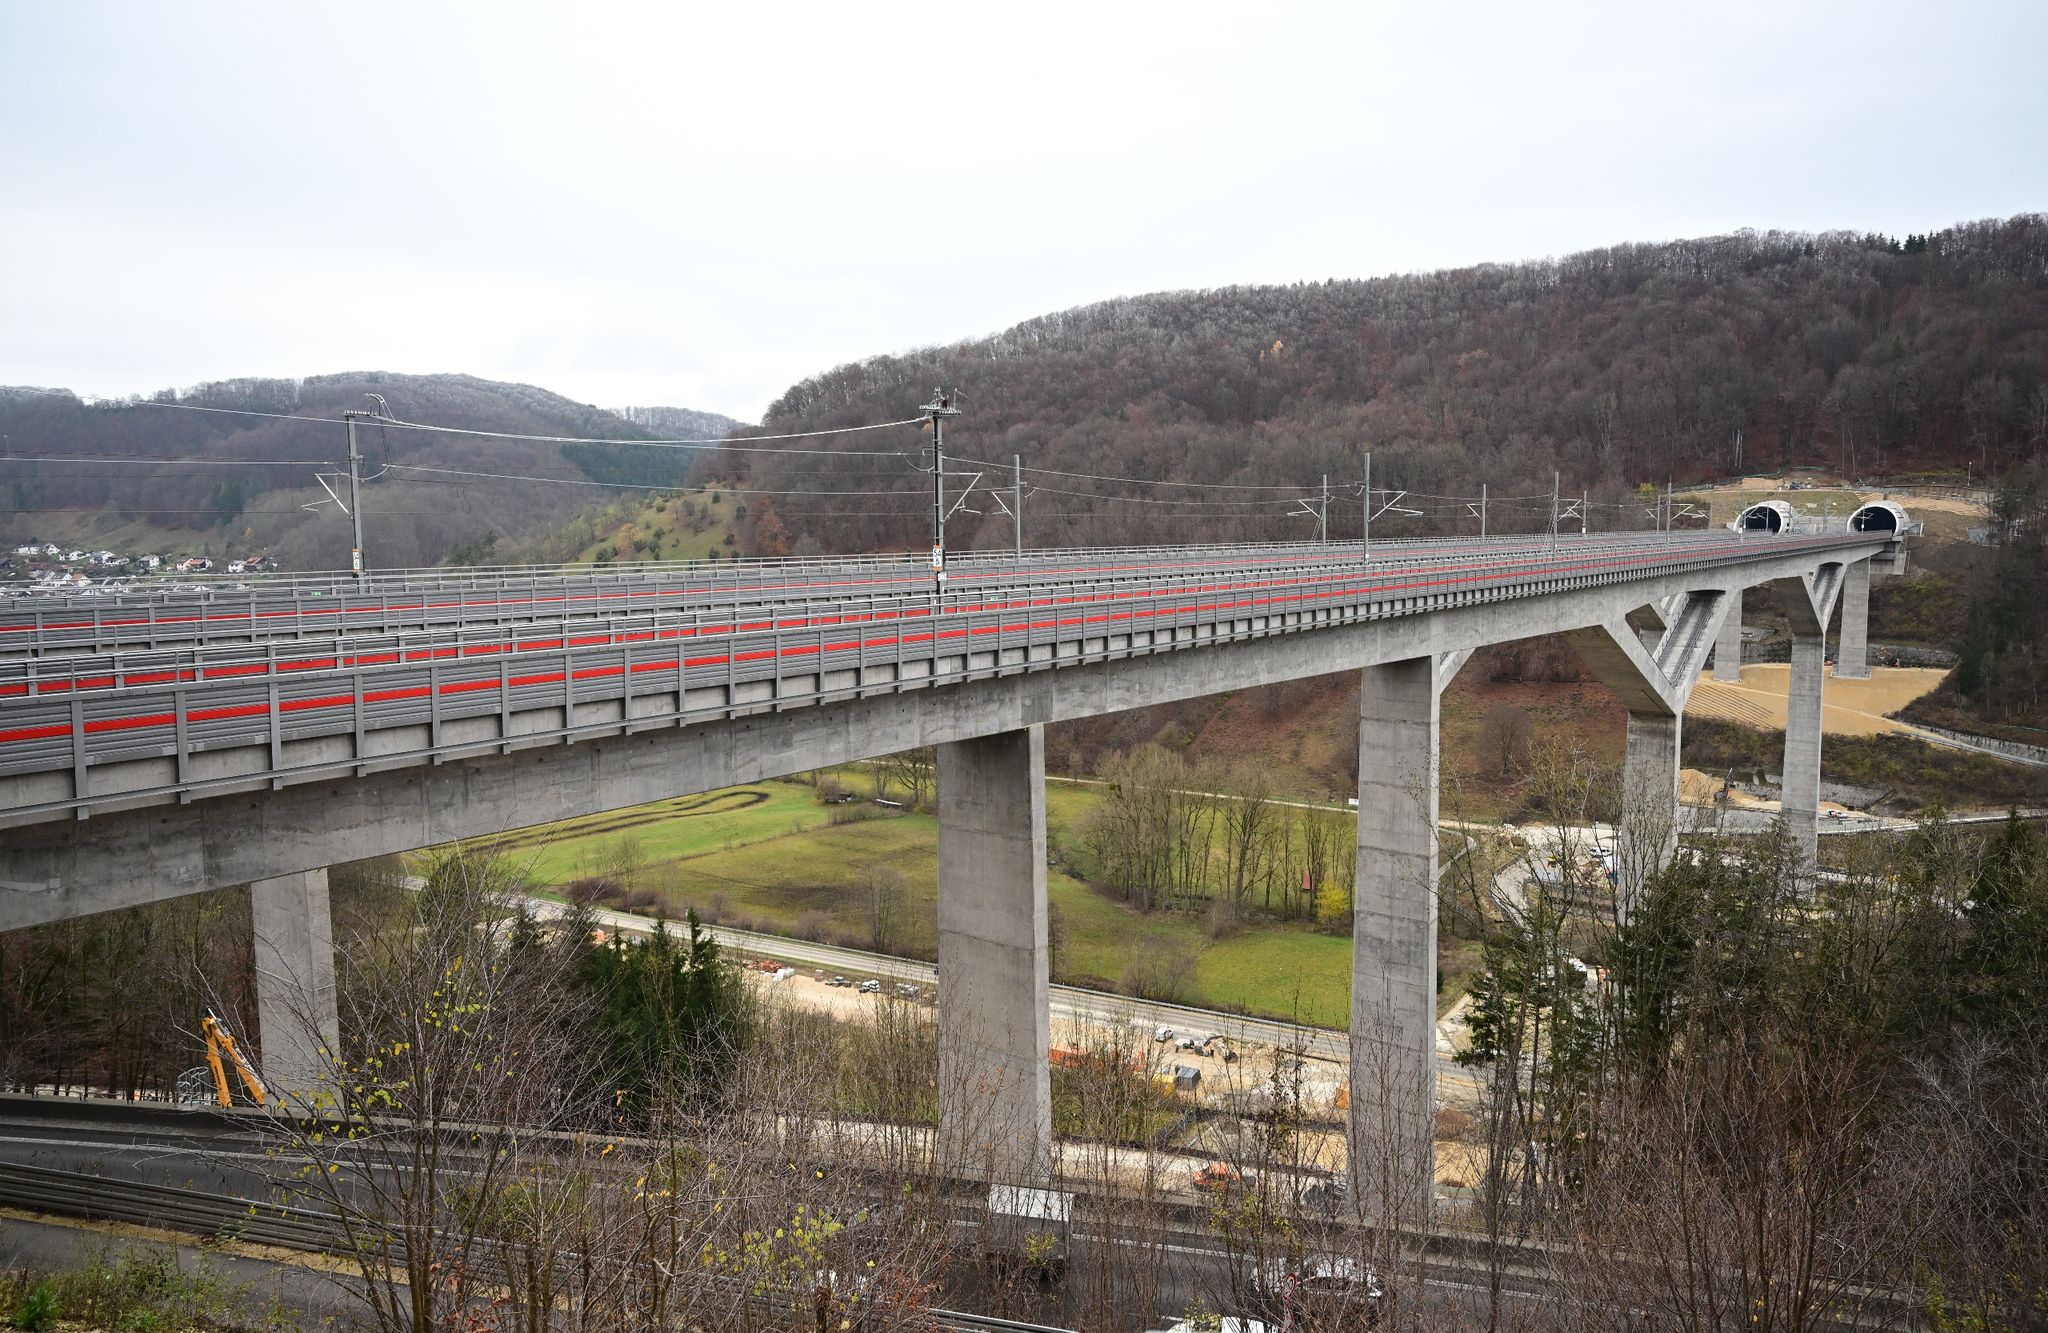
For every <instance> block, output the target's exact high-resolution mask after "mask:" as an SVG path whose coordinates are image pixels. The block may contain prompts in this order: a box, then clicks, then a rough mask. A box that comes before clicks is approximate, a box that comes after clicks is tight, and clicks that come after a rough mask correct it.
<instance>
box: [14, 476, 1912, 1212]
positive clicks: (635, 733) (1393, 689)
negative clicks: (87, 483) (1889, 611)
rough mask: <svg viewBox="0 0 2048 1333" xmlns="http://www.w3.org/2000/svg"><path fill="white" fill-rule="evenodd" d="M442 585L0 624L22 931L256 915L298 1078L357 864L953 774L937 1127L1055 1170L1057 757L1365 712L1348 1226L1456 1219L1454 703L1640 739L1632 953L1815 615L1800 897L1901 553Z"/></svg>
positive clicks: (1804, 543) (1517, 548)
mask: <svg viewBox="0 0 2048 1333" xmlns="http://www.w3.org/2000/svg"><path fill="white" fill-rule="evenodd" d="M1747 517H1748V516H1745V519H1744V520H1738V521H1737V523H1736V524H1735V525H1732V529H1731V530H1727V531H1722V530H1713V531H1680V532H1669V533H1655V534H1641V533H1638V534H1611V535H1599V536H1590V537H1589V536H1578V537H1567V538H1556V537H1551V536H1543V537H1534V538H1531V537H1502V538H1493V539H1490V540H1479V541H1471V540H1453V541H1426V542H1374V543H1372V544H1371V545H1370V547H1368V548H1365V549H1361V547H1360V546H1359V544H1357V543H1351V544H1349V545H1341V544H1327V545H1325V544H1316V545H1281V546H1237V547H1202V548H1189V547H1177V548H1164V549H1151V550H1131V549H1117V550H1096V551H1059V552H1026V553H1024V554H1023V555H1022V556H1020V557H1012V556H1009V555H1004V556H1001V557H994V556H975V557H967V558H964V559H963V558H958V557H956V558H955V560H954V562H953V565H952V568H951V570H950V571H949V579H950V582H948V583H947V585H946V587H945V591H944V593H943V596H939V595H935V592H934V588H933V583H932V578H931V574H930V572H929V571H928V570H926V569H925V568H924V566H923V564H922V563H921V562H919V561H915V560H912V559H910V558H906V557H877V558H854V559H836V560H814V561H785V562H764V563H754V564H730V565H728V564H715V565H711V566H690V567H672V566H671V567H649V568H643V569H627V570H614V571H605V572H596V573H592V572H567V571H560V570H498V571H482V572H457V571H429V572H419V573H413V574H403V575H378V576H375V577H373V578H371V579H369V580H367V581H365V582H362V583H360V584H359V583H357V582H356V581H355V580H353V579H350V578H348V577H347V576H345V575H338V576H332V577H331V578H305V579H296V580H292V579H283V580H276V581H267V582H255V583H250V584H247V585H228V584H223V585H219V586H215V587H210V588H191V587H187V588H186V589H184V590H180V591H170V592H160V593H151V592H141V591H138V592H135V593H132V594H121V595H112V596H101V597H91V598H83V597H81V598H70V599H58V598H22V599H17V600H16V601H14V602H13V603H12V604H11V605H7V606H5V607H4V608H0V930H4V929H15V928H19V927H23V926H29V925H34V924H37V923H42V922H49V921H55V920H59V919H63V918H67V917H73V916H78V915H83V914H87V913H92V912H100V911H106V910H109V909H113V908H119V907H125V906H131V905H134V904H137V903H143V902H148V901H152V900H156V899H162V898H168V897H173V896H177V895H181V894H189V893H200V892H205V891H207V890H211V889H217V888H223V887H228V886H233V885H241V884H248V885H250V886H251V893H252V903H253V910H254V915H255V936H256V941H257V945H256V947H257V954H258V958H257V967H258V977H259V1014H258V1017H259V1022H260V1025H261V1036H262V1039H263V1048H264V1056H265V1064H266V1072H267V1074H268V1075H269V1076H270V1077H272V1078H274V1079H278V1080H281V1081H283V1082H284V1083H285V1084H287V1085H291V1084H293V1083H299V1084H302V1085H310V1084H312V1083H315V1082H317V1080H318V1079H319V1077H320V1076H321V1073H322V1070H323V1068H324V1060H323V1057H322V1055H321V1046H322V1043H334V1042H336V1040H337V1033H336V1022H335V1007H334V979H333V959H332V947H331V941H330V935H329V932H330V926H329V920H328V911H327V867H329V866H330V865H334V864H339V863H344V862H349V861H355V860H360V859H363V858H366V857H372V856H380V855H387V854H392V853H400V852H407V851H411V850H414V849H418V848H422V847H428V846H434V845H438V844H443V843H448V842H452V841H455V840H458V839H464V838H471V837H475V836H478V835H484V834H494V833H499V832H502V831H505V830H507V829H513V828H521V827H529V826H533V825H537V824H544V823H548V822H550V821H554V820H559V819H566V818H572V817H575V816H580V815H587V814H592V813H596V812H601V811H605V810H611V809H616V808H620V807H625V806H630V805H636V804H639V803H642V802H647V801H654V800H658V799H663V798H670V797H676V796H681V795H686V794H690V793H696V792H703V791H710V790H714V789H717V788H720V787H725V786H729V785H733V784H738V783H745V782H752V781H758V780H761V779H764V778H769V777H774V776H777V775H782V774H788V773H794V772H802V771H805V770H809V769H815V768H821V767H825V766H827V765H832V764H838V763H843V762H847V761H850V760H856V759H861V758H866V757H869V756H874V755H881V754H888V753H893V752H896V751H901V750H905V749H910V748H913V747H917V746H925V745H930V746H936V747H937V753H938V763H939V797H938V801H939V807H938V809H939V825H940V839H939V886H940V893H939V976H940V991H939V994H940V1002H939V1024H940V1034H941V1043H940V1046H941V1057H940V1059H941V1070H940V1089H941V1091H940V1100H941V1105H942V1128H943V1129H944V1131H945V1133H946V1134H947V1135H949V1136H955V1137H957V1138H958V1139H960V1141H961V1146H962V1147H963V1148H964V1149H965V1150H966V1151H967V1152H968V1153H969V1154H971V1155H972V1157H973V1158H974V1159H976V1160H981V1161H985V1162H986V1163H987V1166H988V1170H989V1171H990V1172H991V1174H992V1175H994V1176H996V1177H999V1178H1003V1179H1008V1180H1013V1181H1019V1182H1029V1181H1032V1180H1034V1179H1042V1178H1043V1177H1044V1175H1045V1173H1046V1171H1047V1170H1048V1162H1049V1156H1050V1154H1049V1145H1050V1141H1051V1134H1052V1129H1051V1100H1050V1090H1049V1084H1048V1075H1047V1047H1048V1042H1049V1020H1048V1013H1047V999H1046V987H1047V981H1048V978H1047V940H1046V926H1047V921H1046V878H1045V876H1046V857H1045V837H1046V826H1045V798H1044V767H1045V742H1044V728H1045V726H1046V724H1047V723H1052V722H1061V721H1069V720H1073V719H1079V718H1088V717H1094V716H1099V715H1102V714H1106V713H1112V712H1117V711H1120V710H1124V709H1130V708H1138V707H1143V706H1146V705H1150V704H1158V703H1162V702H1166V701H1170V700H1175V699H1182V698H1188V697H1193V696H1199V695H1205V694H1215V693H1220V692H1224V691H1230V690H1237V689H1243V688H1247V687H1251V686H1258V685H1267V684H1273V683H1276V682H1279V681H1284V680H1288V679H1293V678H1298V677H1304V676H1312V675H1322V674H1327V673H1331V672H1337V671H1357V672H1359V673H1360V676H1361V708H1362V721H1361V725H1360V729H1359V774H1360V777H1359V791H1358V834H1357V847H1358V878H1357V894H1356V909H1355V921H1354V941H1355V949H1354V958H1353V964H1352V967H1353V972H1352V1023H1351V1048H1352V1061H1351V1071H1352V1072H1351V1079H1352V1096H1351V1108H1352V1109H1351V1118H1352V1136H1353V1142H1354V1145H1364V1144H1366V1143H1368V1142H1370V1143H1371V1144H1373V1145H1375V1147H1374V1148H1373V1150H1372V1151H1371V1152H1363V1151H1356V1150H1355V1151H1354V1152H1353V1168H1352V1169H1353V1173H1354V1178H1355V1184H1356V1192H1357V1197H1358V1198H1359V1199H1360V1201H1361V1202H1362V1203H1363V1204H1364V1205H1365V1206H1366V1208H1367V1209H1368V1210H1369V1211H1368V1214H1367V1215H1368V1216H1386V1217H1393V1216H1406V1217H1413V1216H1415V1215H1416V1214H1418V1213H1420V1212H1422V1211H1423V1210H1426V1209H1427V1207H1428V1203H1429V1197H1430V1190H1431V1179H1432V1176H1431V1154H1432V1144H1431V1140H1432V1133H1431V1130H1432V1126H1433V1112H1434V1087H1433V1083H1434V1079H1433V1072H1432V1071H1433V1065H1432V1056H1433V1052H1434V1045H1433V1043H1434V1033H1435V1022H1434V1020H1435V1008H1434V1004H1435V991H1436V986H1435V980H1436V978H1435V970H1436V948H1435V942H1436V926H1437V923H1436V896H1435V891H1434V886H1435V882H1436V860H1437V832H1436V830H1437V818H1436V813H1437V812H1436V804H1437V800H1436V791H1437V764H1438V759H1437V726H1438V698H1439V695H1440V693H1441V691H1442V689H1443V687H1444V686H1445V684H1446V683H1447V682H1448V681H1449V680H1450V679H1451V677H1452V676H1453V675H1454V674H1455V673H1456V671H1457V669H1458V667H1459V666H1460V665H1461V664H1462V663H1463V662H1464V661H1465V659H1466V657H1467V656H1469V654H1470V653H1471V652H1472V651H1473V650H1474V649H1476V648H1479V647H1481V646H1483V645H1486V644H1490V643H1496V642H1502V641H1505V640H1510V639H1516V638H1522V637H1527V636H1530V635H1535V634H1542V633H1548V632H1560V631H1561V632H1566V633H1568V634H1570V635H1571V637H1572V639H1573V640H1574V641H1575V643H1576V644H1577V646H1578V647H1579V648H1580V650H1581V651H1582V653H1583V654H1584V656H1585V657H1586V659H1587V661H1588V662H1589V663H1590V664H1591V665H1592V666H1593V668H1594V669H1595V670H1596V671H1597V672H1598V673H1599V674H1600V676H1601V677H1602V678H1603V679H1604V680H1605V681H1606V682H1607V683H1608V684H1609V685H1610V686H1611V687H1613V689H1614V690H1615V691H1616V693H1617V694H1618V696H1619V697H1620V698H1621V700H1622V701H1623V703H1624V704H1625V705H1626V707H1627V709H1628V741H1627V756H1626V761H1625V763H1626V775H1625V784H1624V789H1625V793H1626V794H1625V798H1624V818H1623V821H1622V832H1621V836H1620V842H1621V863H1622V882H1621V885H1620V889H1619V891H1618V894H1617V904H1616V909H1617V911H1618V912H1620V913H1622V914H1625V913H1626V912H1627V910H1628V907H1629V904H1630V902H1631V899H1632V896H1633V894H1634V892H1635V891H1636V889H1637V887H1638V886H1639V885H1640V884H1641V882H1642V879H1643V877H1644V875H1646V874H1647V873H1649V872H1650V870H1651V869H1652V868H1654V867H1655V866H1656V865H1657V864H1659V863H1660V862H1662V861H1663V860H1665V859H1667V858H1668V857H1669V856H1671V855H1672V854H1673V851H1674V849H1675V846H1676V842H1677V823H1676V818H1675V812H1676V807H1677V787H1678V764H1679V739H1680V737H1679V730H1680V719H1681V717H1682V715H1683V712H1684V707H1685V701H1686V697H1687V695H1688V694H1689V692H1690V690H1691V687H1692V683H1693V681H1694V680H1695V679H1696V678H1697V675H1698V673H1699V671H1700V669H1701V667H1702V666H1703V665H1704V664H1705V663H1706V661H1707V660H1708V658H1709V656H1710V655H1711V654H1714V653H1715V649H1716V645H1717V644H1718V645H1720V646H1719V653H1718V655H1719V657H1720V663H1719V665H1720V666H1721V668H1722V669H1724V670H1725V669H1726V668H1727V667H1728V666H1730V665H1732V664H1733V660H1734V656H1735V654H1736V653H1737V652H1738V651H1739V649H1737V648H1736V645H1737V644H1738V643H1739V634H1738V631H1739V626H1740V618H1741V611H1740V603H1741V599H1742V595H1743V592H1744V590H1745V589H1747V588H1751V587H1757V586H1759V585H1769V586H1771V587H1773V588H1775V589H1776V590H1777V591H1778V595H1779V599H1780V600H1781V601H1782V602H1783V603H1784V605H1785V606H1787V607H1788V608H1789V611H1790V617H1791V621H1792V632H1793V654H1792V673H1791V677H1792V685H1791V689H1792V699H1791V708H1790V722H1789V727H1788V730H1787V734H1786V741H1785V763H1784V775H1785V776H1784V781H1785V813H1786V820H1787V822H1788V824H1789V825H1790V826H1791V829H1792V832H1793V835H1794V838H1795V840H1796V841H1797V843H1798V845H1799V847H1800V848H1801V849H1802V850H1803V852H1804V853H1805V855H1806V856H1807V857H1808V858H1809V859H1810V858H1811V857H1812V855H1813V852H1814V848H1815V835H1816V832H1817V829H1816V818H1815V817H1816V811H1817V806H1818V797H1819V782H1820V749H1821V731H1820V718H1821V694H1822V688H1823V680H1824V673H1823V658H1824V651H1825V648H1824V645H1825V641H1826V636H1827V633H1828V630H1829V627H1830V622H1831V619H1832V617H1833V616H1834V615H1835V613H1836V608H1837V606H1838V604H1839V607H1840V616H1841V630H1840V645H1841V652H1840V658H1841V661H1840V665H1839V667H1838V672H1839V674H1842V675H1853V674H1862V673H1863V672H1864V671H1866V670H1867V668H1866V667H1865V666H1864V665H1863V662H1864V656H1865V653H1864V641H1865V640H1864V625H1865V616H1866V605H1867V596H1868V591H1869V586H1870V585H1869V579H1870V574H1871V571H1872V568H1873V566H1879V567H1882V568H1896V567H1898V563H1899V562H1901V561H1902V560H1903V549H1902V535H1903V532H1902V528H1903V523H1902V520H1903V515H1898V516H1897V519H1898V520H1901V521H1894V520H1893V518H1892V515H1891V514H1887V513H1876V514H1871V513H1868V512H1866V511H1859V512H1858V514H1857V515H1856V516H1854V517H1853V518H1852V519H1851V520H1850V521H1849V522H1848V523H1847V524H1846V525H1842V526H1837V527H1834V528H1832V530H1827V531H1793V530H1790V529H1789V528H1788V527H1787V526H1785V525H1780V526H1779V528H1778V529H1777V530H1772V529H1771V527H1770V526H1769V525H1768V524H1767V523H1765V522H1763V521H1761V520H1759V521H1757V522H1748V521H1746V519H1747Z"/></svg>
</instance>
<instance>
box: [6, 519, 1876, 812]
mask: <svg viewBox="0 0 2048 1333" xmlns="http://www.w3.org/2000/svg"><path fill="white" fill-rule="evenodd" d="M1874 540H1875V539H1873V538H1872V537H1871V536H1870V535H1868V534H1850V533H1839V532H1838V533H1829V534H1821V535H1796V536H1782V537H1760V536H1758V535H1755V534H1735V533H1727V532H1719V531H1709V532H1697V531H1695V532H1677V533H1670V534H1614V535H1605V536H1596V537H1570V538H1564V539H1561V540H1560V541H1559V542H1558V544H1557V545H1556V547H1555V548H1554V549H1553V548H1552V546H1551V543H1550V541H1549V539H1548V538H1547V537H1539V538H1530V537H1513V538H1497V539H1493V540H1491V541H1486V542H1478V541H1469V540H1467V541H1453V542H1430V543H1401V544H1387V545H1386V546H1384V547H1382V546H1381V545H1379V544H1375V546H1374V547H1373V549H1372V551H1371V553H1370V558H1369V559H1362V558H1361V553H1360V550H1359V547H1358V546H1357V544H1356V543H1351V544H1349V545H1348V546H1344V545H1329V546H1286V547H1218V548H1174V549H1171V550H1161V551H1138V552H1131V551H1109V552H1103V551H1094V552H1069V553H1027V555H1026V557H1025V559H1024V561H1023V562H1022V563H1021V564H1020V563H1019V562H1017V561H1014V560H1012V559H1010V558H1009V557H1007V556H1005V557H990V556H977V557H971V558H967V559H964V560H961V561H959V562H957V563H956V565H955V566H954V570H953V571H952V573H951V581H950V583H949V588H948V591H947V594H946V596H945V599H944V602H943V605H939V604H935V602H934V599H933V597H932V595H931V591H930V581H929V580H930V574H929V571H927V570H925V569H924V568H923V567H922V565H921V563H919V562H915V561H912V560H910V559H907V558H887V559H863V560H848V561H811V562H800V563H766V564H760V565H733V566H726V565H719V566H713V567H688V568H674V567H671V568H666V569H656V570H636V571H630V572H627V573H624V574H619V573H612V574H595V575H575V574H570V573H566V572H562V571H542V572H539V573H534V572H523V573H520V574H518V575H516V576H515V575H511V574H506V573H503V572H498V573H493V574H490V575H485V576H464V575H447V574H442V573H438V572H437V573H430V574H423V575H420V576H417V577H414V578H410V579H395V578H390V577H388V576H387V577H385V578H383V579H381V580H380V581H379V582H378V583H376V584H373V585H372V587H371V588H369V589H368V590H367V591H356V590H354V589H353V588H352V587H350V586H349V585H347V584H345V583H335V582H332V581H329V582H325V583H323V582H320V581H316V580H298V581H287V582H285V583H283V584H281V585H270V584H260V585H252V586H249V587H244V588H224V589H216V590H208V591H206V592H204V593H199V594H192V593H185V594H175V593H174V594H170V595H150V596H143V597H132V598H131V597H121V596H114V597H104V598H96V599H71V600H70V602H69V603H67V602H57V603H56V604H53V605H37V606H33V607H29V606H23V605H21V604H20V603H17V604H16V605H15V606H13V607H10V608H8V609H7V610H6V611H5V612H4V613H0V639H4V638H5V636H6V635H8V634H14V635H19V636H21V637H20V638H18V639H15V640H12V641H11V642H12V643H13V644H16V645H19V647H17V648H16V649H15V653H14V656H13V657H12V658H11V659H10V660H6V661H0V824H19V823H25V822H34V821H40V820H44V819H50V818H59V817H65V816H68V815H73V814H75V815H78V816H80V817H83V816H84V815H85V814H87V813H89V812H91V811H93V810H95V809H101V808H105V809H113V808H120V807H125V806H133V805H139V804H151V803H156V802H160V801H167V800H175V801H184V800H190V799H193V798H194V797H195V796H201V795H209V794H215V793H219V792H225V791H232V790H248V789H250V788H251V787H252V786H257V787H261V786H266V785H271V786H275V785H282V784H283V783H285V782H287V781H292V782H297V781H306V780H312V779H317V778H323V777H334V776H345V775H348V774H350V773H364V772H368V771H371V770H373V769H383V768H390V767H397V766H402V765H409V764H419V763H438V762H441V761H443V760H446V759H448V758H452V757H458V756H462V755H468V754H480V753H492V752H497V751H501V750H510V749H512V748H523V747H528V746H534V745H543V744H561V743H564V742H570V741H574V740H576V739H579V738H582V737H586V736H597V735H604V734H616V733H619V732H622V731H637V730H641V729H645V728H649V727H655V726H677V725H689V724H691V723H693V722H697V721H709V720H715V719H721V718H733V717H737V716H741V715H744V714H746V713H750V712H762V711H781V710H784V709H788V708H793V707H801V706H804V705H808V704H813V703H818V702H824V701H830V700H838V699H846V698H854V697H859V696H863V695H867V694H871V693H890V692H896V691H901V690H904V689H913V688H926V687H929V686H932V685H940V684H946V683H950V682H956V681H964V680H977V679H983V678H986V677H989V676H992V675H1000V674H1007V673H1011V672H1021V671H1036V670H1044V669H1052V668H1061V667H1066V666H1070V665H1076V664H1081V663H1086V662H1094V661H1101V660H1105V659H1108V658H1115V657H1130V656H1141V655H1144V654H1148V653H1156V652H1162V651H1173V650H1182V649H1187V648H1193V647H1198V646H1202V645H1208V644H1215V643H1220V642H1229V641H1233V640H1239V639H1244V638H1248V637H1258V636H1264V635H1271V634H1277V633H1287V632H1294V631H1298V630H1302V629H1308V628H1313V627H1316V626H1320V625H1328V624H1339V623H1352V622H1357V621H1360V620H1373V619H1380V618H1384V617H1389V616H1403V615H1417V614H1425V613H1428V612H1431V611H1435V610H1441V609H1445V608H1448V607H1455V606H1467V605H1472V604H1475V603H1479V602H1489V601H1501V600H1508V599H1518V598H1528V597H1540V596H1543V595H1545V594H1547V593H1552V592H1556V591H1561V590H1567V589H1575V588H1583V587H1586V586H1589V585H1595V584H1611V583H1623V582H1628V581H1632V580H1644V579H1652V578H1662V577H1667V576H1669V575H1672V574H1674V573H1682V572H1684V571H1687V570H1713V569H1722V568H1726V567H1730V566H1738V565H1741V564H1743V563H1746V562H1751V561H1762V560H1777V559H1781V558H1783V557H1785V556H1788V555H1797V554H1802V553H1810V554H1812V555H1814V556H1816V557H1819V558H1821V559H1824V558H1825V557H1826V555H1827V554H1828V553H1829V552H1833V551H1837V550H1839V551H1841V552H1842V553H1843V555H1844V556H1845V557H1847V558H1857V557H1858V555H1859V554H1867V553H1868V549H1867V548H1870V547H1871V546H1872V545H1873V544H1874ZM1559 628H1565V627H1564V626H1559Z"/></svg>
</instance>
